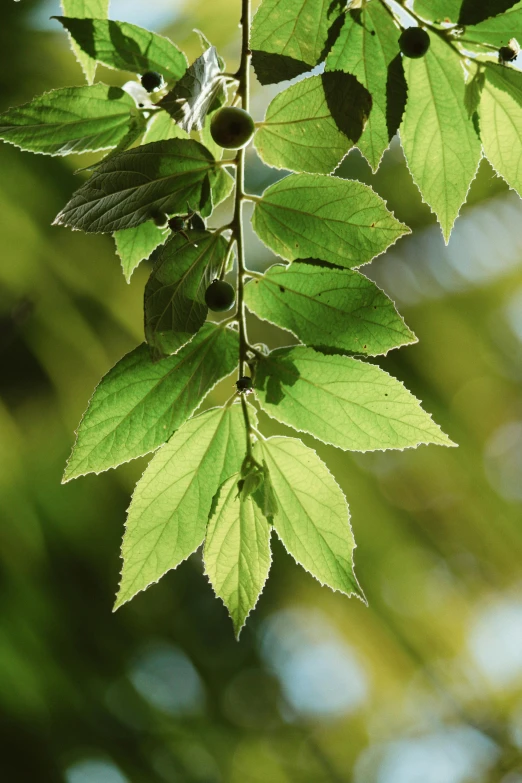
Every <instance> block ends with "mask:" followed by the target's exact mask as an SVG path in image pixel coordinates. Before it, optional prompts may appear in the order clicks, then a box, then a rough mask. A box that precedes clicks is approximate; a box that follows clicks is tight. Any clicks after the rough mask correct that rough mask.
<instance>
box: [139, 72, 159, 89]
mask: <svg viewBox="0 0 522 783" xmlns="http://www.w3.org/2000/svg"><path fill="white" fill-rule="evenodd" d="M141 83H142V85H143V87H145V89H146V90H147V92H154V90H157V89H158V87H161V86H162V84H163V76H162V75H161V73H158V72H157V71H147V73H144V74H143V76H142V77H141Z"/></svg>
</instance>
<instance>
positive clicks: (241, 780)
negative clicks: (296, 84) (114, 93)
mask: <svg viewBox="0 0 522 783" xmlns="http://www.w3.org/2000/svg"><path fill="white" fill-rule="evenodd" d="M53 13H59V7H58V3H57V2H56V3H54V2H51V0H45V2H44V1H43V0H42V1H41V2H36V1H33V0H22V2H13V0H2V19H1V24H0V58H1V67H0V89H1V107H0V108H1V109H2V110H4V109H6V108H7V107H9V106H12V105H15V104H18V103H22V102H24V101H27V100H29V99H31V98H32V97H33V96H34V95H36V94H38V93H41V92H43V91H45V90H49V89H51V88H53V87H58V86H64V85H68V84H81V83H82V75H81V72H80V69H79V67H78V65H77V64H76V62H75V60H74V57H73V56H72V54H71V53H70V52H69V50H68V45H67V38H66V36H65V35H64V34H63V32H61V31H60V29H59V25H58V24H57V23H56V22H52V21H49V17H50V16H51V15H52V14H53ZM111 16H112V18H115V19H122V18H123V19H126V20H128V21H132V22H135V23H137V24H141V25H143V26H150V27H152V28H153V29H156V30H158V31H161V32H166V33H168V34H169V35H170V36H171V37H172V38H173V40H174V41H175V42H176V43H178V44H179V45H181V46H182V47H183V48H185V50H186V51H187V54H188V55H189V57H190V58H191V59H193V58H194V57H196V56H197V55H198V54H199V53H200V48H199V47H200V44H199V40H198V38H197V36H196V35H195V34H194V33H193V32H192V30H193V28H195V27H197V28H199V29H201V30H202V31H203V32H204V33H205V34H206V35H207V36H208V37H209V38H210V39H211V41H212V42H213V43H215V44H216V45H217V46H218V47H219V49H220V51H221V53H222V54H223V55H224V56H225V58H226V59H227V61H228V66H229V70H232V69H233V68H234V67H235V66H236V64H237V37H238V18H239V0H212V2H209V0H191V2H188V0H187V2H186V3H183V2H181V1H180V0H178V2H176V0H168V2H167V1H166V0H165V1H164V0H161V1H160V0H151V2H148V3H147V2H143V0H141V2H139V3H138V2H130V1H129V0H127V1H125V0H120V1H119V2H117V0H115V1H114V2H113V5H112V10H111ZM98 77H99V78H100V79H103V80H104V81H109V82H110V83H114V84H121V83H123V81H125V80H126V79H128V78H131V76H129V75H128V74H127V75H124V76H122V75H121V74H117V73H115V72H110V71H108V70H105V69H100V70H99V73H98ZM280 88H281V86H277V87H273V88H269V89H265V90H261V89H260V88H259V86H258V85H257V84H256V83H255V80H254V84H253V89H254V95H253V113H254V114H255V118H256V119H261V118H262V116H263V112H264V107H265V106H266V103H267V101H268V100H269V98H271V97H272V96H273V95H274V94H275V92H276V91H277V90H278V89H280ZM86 160H87V158H86V157H83V158H82V157H76V158H57V159H52V158H47V157H44V156H39V155H31V154H29V153H22V152H20V151H19V150H17V149H15V148H14V147H12V146H9V145H6V144H3V145H1V146H0V227H1V228H0V231H1V234H0V236H1V245H0V247H1V251H0V252H1V256H0V259H1V260H0V353H1V356H0V392H1V398H0V493H1V503H0V516H1V527H0V536H1V547H0V564H1V566H0V567H1V572H0V607H1V622H0V746H1V747H0V780H1V781H2V783H162V782H163V781H166V783H178V781H179V782H180V783H323V781H324V783H329V782H331V783H334V782H335V783H340V782H341V781H346V782H348V781H354V782H355V783H418V781H422V783H482V782H483V781H484V782H485V781H487V782H488V783H497V781H498V783H521V781H522V756H521V753H522V595H521V587H522V570H521V563H522V524H521V523H522V519H521V510H522V477H521V472H522V397H521V391H522V389H521V385H522V361H521V360H522V204H521V202H520V201H519V199H518V197H517V196H516V194H514V193H513V192H509V191H508V189H507V187H506V186H505V185H504V184H503V183H502V181H501V180H499V179H498V178H497V177H496V175H495V173H494V172H493V171H492V170H491V168H490V167H489V166H488V165H487V163H486V162H483V163H482V165H481V168H480V171H479V175H478V177H477V179H476V180H475V181H474V183H473V185H472V187H471V191H470V194H469V203H468V206H466V207H465V208H464V209H463V211H462V215H461V217H460V219H459V221H458V222H457V226H456V228H455V231H454V234H453V237H452V239H451V241H450V244H449V246H448V247H445V246H444V244H443V241H442V238H441V234H440V230H439V228H438V227H437V225H436V224H435V222H434V219H433V216H432V215H431V213H430V212H429V209H428V208H427V206H426V205H425V204H423V203H422V202H421V198H420V196H419V194H418V193H417V192H416V190H415V188H414V186H413V185H412V182H411V178H410V175H409V173H408V171H407V168H406V166H405V164H404V161H403V159H402V155H401V152H400V147H399V145H398V144H397V143H394V144H393V145H392V148H391V150H390V151H389V152H388V153H386V155H385V158H384V161H383V164H382V166H381V169H380V171H379V173H378V174H377V175H376V176H372V175H371V172H370V170H369V168H368V166H367V165H366V163H365V162H364V161H363V160H362V158H361V157H360V156H359V155H358V154H357V153H356V152H352V153H351V154H350V155H349V157H348V158H347V160H346V161H345V162H344V163H343V165H342V168H341V171H340V173H341V174H342V175H343V176H348V177H355V178H359V179H362V180H363V181H365V182H370V183H371V184H372V185H373V186H374V187H375V188H376V190H377V191H378V192H379V193H380V194H381V195H382V196H383V197H384V198H385V199H386V200H387V202H388V205H389V207H390V208H391V209H393V210H394V212H395V214H396V215H397V216H398V217H399V218H401V219H403V220H404V221H405V222H407V223H408V224H409V225H410V226H411V227H412V230H413V232H412V235H411V236H410V237H407V238H406V239H403V240H401V241H400V242H399V243H398V244H397V245H396V246H395V247H393V248H392V249H391V250H390V251H389V252H388V253H387V254H386V255H384V256H382V257H380V258H379V259H377V260H376V261H374V262H373V264H372V265H371V266H368V267H366V268H365V270H364V271H365V273H367V274H369V275H371V276H372V277H374V278H375V279H376V280H377V281H378V282H379V284H381V285H382V286H383V287H384V288H385V290H386V291H387V292H388V293H389V294H390V295H391V296H392V297H393V298H394V300H396V302H397V305H398V307H399V309H400V310H401V312H402V313H403V315H404V316H405V318H406V321H407V323H408V324H409V325H410V327H411V328H412V329H413V330H414V331H415V332H416V334H417V335H418V337H419V343H418V344H416V345H414V346H411V347H408V348H403V349H401V350H398V351H392V352H391V353H390V355H389V356H387V357H385V358H383V359H382V360H379V363H380V364H381V365H382V366H383V367H384V368H386V370H388V371H389V372H391V373H392V374H393V375H395V376H397V377H398V378H400V379H401V380H402V381H404V383H405V384H406V386H407V387H408V388H409V389H411V390H412V392H413V393H414V394H415V395H416V396H417V397H419V398H420V399H422V400H423V402H424V405H425V407H426V408H427V410H429V411H430V412H431V413H433V415H434V417H435V419H436V420H437V421H438V422H439V423H440V424H441V426H442V427H443V429H444V430H445V432H447V433H448V434H449V435H450V437H451V438H452V439H453V440H455V441H456V442H457V443H459V448H458V449H446V448H438V447H435V446H432V447H426V446H423V447H421V448H419V449H418V450H409V451H405V452H393V451H390V452H384V453H383V452H375V453H367V454H344V453H342V452H340V451H336V450H335V449H332V448H327V447H324V446H322V445H321V444H317V443H316V442H314V441H313V440H312V439H308V440H307V442H308V444H309V445H313V447H314V448H317V450H318V452H319V454H320V455H321V457H323V458H324V459H325V460H326V461H327V462H328V464H329V466H330V468H331V470H332V472H333V473H334V475H335V477H336V479H337V480H338V482H339V483H340V484H341V486H342V488H343V489H344V491H345V492H346V495H347V497H348V501H349V503H350V508H351V514H352V524H353V529H354V534H355V537H356V540H357V542H358V549H357V550H356V552H355V563H356V570H357V575H358V577H359V580H360V582H361V584H362V586H363V589H364V590H365V592H366V595H367V597H368V600H369V608H366V607H365V606H364V605H363V604H362V603H361V602H359V601H358V600H356V599H351V600H349V599H347V598H346V597H344V596H342V595H340V594H339V593H333V592H331V591H330V590H328V589H327V588H323V587H321V586H320V585H319V584H318V582H316V581H315V580H314V579H313V578H312V577H311V576H310V575H308V574H306V573H305V572H304V571H303V570H302V569H300V567H298V566H297V565H296V564H295V563H294V562H293V561H292V560H291V558H290V557H289V556H288V555H287V554H286V553H285V551H284V550H283V548H282V546H281V545H280V544H278V543H277V542H276V541H275V538H274V556H273V564H272V569H271V575H270V579H269V581H268V583H267V585H266V588H265V590H264V593H263V595H262V596H261V599H260V601H259V604H258V606H257V608H256V610H255V612H254V613H253V614H252V615H251V617H250V618H249V620H248V622H247V626H246V628H245V630H244V631H243V633H242V636H241V640H240V642H239V643H236V642H235V641H234V638H233V632H232V626H231V623H230V621H229V619H228V618H227V615H226V612H225V609H224V607H223V605H222V604H221V602H220V601H218V600H217V599H216V598H215V597H214V596H213V594H212V590H211V587H210V585H209V583H208V580H207V578H206V577H205V576H204V574H203V568H202V563H201V558H200V555H199V554H196V555H194V556H193V557H192V558H190V559H189V560H188V561H187V562H185V563H183V564H182V565H181V566H180V567H179V568H178V569H177V570H176V571H173V572H170V573H168V574H167V575H166V576H165V577H164V578H163V579H162V580H161V581H160V583H159V584H158V585H154V586H153V587H151V588H150V589H149V590H148V591H146V592H145V593H141V594H139V595H138V596H137V597H136V598H135V599H134V600H133V601H132V602H131V603H130V604H127V605H126V606H125V607H123V608H122V609H121V610H119V611H118V612H117V613H116V614H113V613H112V603H113V598H114V594H115V591H116V588H117V584H118V581H119V571H120V567H121V561H120V559H119V544H120V540H121V536H122V533H123V529H124V521H125V511H126V508H127V506H128V503H129V497H130V494H131V492H132V488H133V486H134V483H135V481H136V480H137V478H138V477H139V475H140V474H141V472H142V470H143V468H144V465H145V464H146V460H138V461H135V462H133V463H130V464H128V465H124V466H122V467H121V468H119V469H118V470H116V471H110V472H108V473H105V474H103V475H100V476H88V477H85V478H81V479H79V480H76V481H74V482H72V483H70V484H67V485H64V486H62V485H61V484H60V480H61V475H62V472H63V467H64V463H65V460H66V458H67V456H68V453H69V451H70V448H71V445H72V442H73V433H74V429H75V427H76V426H77V424H78V421H79V419H80V416H81V414H82V412H83V410H84V409H85V407H86V405H87V402H88V399H89V397H90V395H91V393H92V390H93V388H94V386H95V385H96V383H97V382H98V381H99V379H100V377H101V376H102V374H103V373H105V372H106V371H107V370H108V369H109V368H110V367H111V366H112V365H113V364H114V363H115V362H116V361H117V360H118V359H119V358H120V357H121V356H122V355H123V354H124V353H126V352H127V351H129V350H130V349H132V348H133V347H134V346H135V345H136V344H138V343H139V342H141V341H142V339H143V332H142V295H143V287H144V283H145V281H146V278H147V274H148V269H147V265H146V264H143V265H142V267H140V268H139V270H138V271H137V272H136V273H135V275H134V277H133V279H132V283H131V284H130V285H127V284H126V283H125V281H124V278H123V275H122V272H121V268H120V266H119V262H118V259H117V258H116V256H115V254H114V247H113V242H112V239H111V238H110V237H107V236H93V235H90V236H88V235H84V234H81V233H78V232H70V231H68V230H67V229H63V228H57V227H51V223H52V220H53V218H54V217H55V215H56V214H57V212H58V211H59V209H60V208H61V207H62V206H63V204H64V203H65V202H66V200H67V199H68V198H69V196H70V194H71V193H72V191H73V190H74V189H75V188H76V187H77V186H78V185H79V184H80V183H81V182H82V181H83V178H84V177H85V174H75V171H76V170H77V169H78V168H79V167H81V166H83V165H85V161H86ZM280 175H281V172H275V171H273V170H270V169H268V168H266V167H264V166H262V165H261V163H260V162H259V161H256V159H255V155H254V154H253V153H252V155H250V157H249V177H248V187H249V188H250V189H251V191H253V192H258V193H259V192H261V191H262V190H263V188H264V187H266V185H268V184H269V183H270V182H272V181H273V180H274V178H275V177H276V176H280ZM228 210H229V207H228V206H226V207H225V208H224V209H223V210H222V215H223V216H226V214H227V212H228ZM218 217H219V216H218ZM273 262H274V258H273V256H271V254H270V253H269V252H268V251H267V250H266V249H265V248H263V246H262V245H261V244H260V243H259V241H258V240H256V239H255V238H254V237H253V235H251V234H250V233H249V247H248V263H249V265H250V266H252V267H253V268H257V269H263V268H265V267H266V266H267V265H270V264H271V263H273ZM250 331H251V335H252V340H253V341H259V340H261V341H268V340H272V339H276V340H277V341H279V343H281V342H284V340H285V338H284V336H283V335H282V334H281V333H279V335H278V336H277V337H276V338H274V335H275V332H274V330H273V329H271V330H270V329H267V327H264V326H263V325H262V324H261V323H260V322H259V321H254V320H252V322H251V323H250ZM233 382H234V379H233V378H230V379H228V380H227V381H225V382H223V383H221V384H220V385H219V387H218V388H217V390H216V392H215V393H214V394H213V396H212V397H211V398H210V399H208V400H207V401H206V402H205V405H206V406H210V405H213V404H216V403H220V402H222V401H224V400H225V399H226V398H227V397H228V396H230V394H231V393H232V391H233ZM262 426H263V429H264V431H265V433H266V434H271V433H274V432H282V431H283V430H282V429H281V428H279V427H278V426H276V425H275V424H274V423H273V422H270V421H269V420H268V419H267V418H266V417H263V418H262ZM285 432H288V430H285Z"/></svg>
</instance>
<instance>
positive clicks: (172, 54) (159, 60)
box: [55, 16, 187, 81]
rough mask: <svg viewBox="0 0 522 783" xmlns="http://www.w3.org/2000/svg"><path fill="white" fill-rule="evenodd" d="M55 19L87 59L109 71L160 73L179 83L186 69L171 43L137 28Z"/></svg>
mask: <svg viewBox="0 0 522 783" xmlns="http://www.w3.org/2000/svg"><path fill="white" fill-rule="evenodd" d="M55 18H56V19H58V21H59V22H60V23H61V24H62V25H63V26H64V27H65V29H66V30H67V31H68V32H69V34H70V36H71V37H72V39H73V40H74V41H75V43H76V45H77V47H78V48H79V49H81V51H82V52H83V53H84V55H88V57H89V58H90V59H91V60H94V61H96V62H100V63H103V65H106V66H108V67H109V68H119V69H120V70H122V71H132V72H133V73H140V74H142V73H145V72H146V71H157V72H158V73H161V74H163V76H164V77H165V79H166V80H167V81H168V80H170V79H180V78H181V77H182V76H183V74H184V73H185V71H186V69H187V58H186V57H185V55H184V54H183V52H181V51H180V50H179V49H178V47H177V46H175V45H174V44H173V43H172V41H169V39H168V38H164V37H163V36H162V35H157V34H156V33H151V32H150V31H149V30H144V29H143V28H142V27H137V26H136V25H135V24H129V23H128V22H115V21H113V20H112V19H97V18H92V19H70V18H68V17H64V16H58V17H55Z"/></svg>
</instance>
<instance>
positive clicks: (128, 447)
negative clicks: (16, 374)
mask: <svg viewBox="0 0 522 783" xmlns="http://www.w3.org/2000/svg"><path fill="white" fill-rule="evenodd" d="M237 351H238V337H237V332H234V331H232V330H231V329H227V328H223V327H219V326H215V325H214V324H210V323H208V324H205V326H204V327H203V328H202V329H201V331H200V332H199V334H197V335H196V337H194V339H193V340H192V341H191V342H190V343H189V344H188V345H186V346H185V347H184V348H182V349H181V351H179V353H177V354H175V355H174V356H168V357H167V358H166V359H163V360H162V361H159V362H153V361H152V358H151V355H150V351H149V348H148V346H147V345H146V344H145V343H143V344H142V345H140V346H138V347H137V348H136V349H135V350H134V351H131V352H130V353H128V354H127V355H126V356H124V357H123V359H121V360H120V361H119V362H118V363H117V364H116V365H115V366H114V367H113V368H112V370H109V372H108V373H107V375H105V377H104V378H102V380H101V382H100V384H99V386H98V387H97V388H96V390H95V392H94V394H93V396H92V398H91V400H90V402H89V407H88V408H87V410H86V412H85V414H84V416H83V418H82V421H81V423H80V426H79V428H78V433H77V438H76V443H75V445H74V448H73V452H72V454H71V457H70V459H69V462H68V463H67V468H66V470H65V475H64V481H68V480H69V479H72V478H76V477H77V476H82V475H84V474H85V473H92V472H94V473H100V472H101V471H104V470H108V468H113V467H116V466H117V465H120V464H121V463H122V462H128V461H129V460H131V459H134V458H135V457H139V456H141V455H143V454H148V452H149V451H154V450H155V449H157V448H158V446H161V445H162V444H163V443H165V442H166V441H167V440H168V439H169V438H170V436H171V435H172V433H173V432H175V430H177V429H178V427H180V426H181V425H182V424H183V423H184V422H185V421H186V420H187V419H188V417H189V416H191V415H192V413H193V412H194V411H195V410H196V408H197V407H198V406H199V405H200V403H201V402H202V401H203V400H204V398H205V397H206V396H207V394H208V393H209V391H211V389H213V388H214V386H215V385H216V383H217V382H218V381H219V380H221V378H224V377H225V376H227V375H229V374H230V373H231V372H232V371H233V369H234V367H235V365H236V362H237Z"/></svg>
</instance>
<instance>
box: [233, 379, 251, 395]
mask: <svg viewBox="0 0 522 783" xmlns="http://www.w3.org/2000/svg"><path fill="white" fill-rule="evenodd" d="M236 389H237V390H238V392H242V391H246V392H248V391H250V390H251V389H252V378H249V377H248V375H243V377H242V378H239V380H237V381H236Z"/></svg>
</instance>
